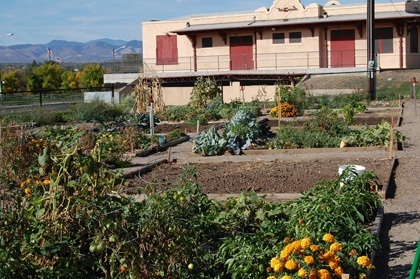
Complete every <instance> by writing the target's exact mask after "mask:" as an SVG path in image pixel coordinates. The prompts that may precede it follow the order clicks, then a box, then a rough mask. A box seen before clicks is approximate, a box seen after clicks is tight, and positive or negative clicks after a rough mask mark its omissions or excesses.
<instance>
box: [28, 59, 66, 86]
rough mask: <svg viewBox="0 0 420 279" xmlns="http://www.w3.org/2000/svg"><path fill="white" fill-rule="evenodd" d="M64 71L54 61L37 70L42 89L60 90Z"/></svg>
mask: <svg viewBox="0 0 420 279" xmlns="http://www.w3.org/2000/svg"><path fill="white" fill-rule="evenodd" d="M62 73H63V69H62V68H61V66H60V65H58V64H57V63H55V62H53V61H48V62H46V63H44V64H42V65H41V66H39V67H38V68H37V69H36V70H35V74H36V75H37V76H38V77H40V78H41V80H42V89H60V87H61V75H62Z"/></svg>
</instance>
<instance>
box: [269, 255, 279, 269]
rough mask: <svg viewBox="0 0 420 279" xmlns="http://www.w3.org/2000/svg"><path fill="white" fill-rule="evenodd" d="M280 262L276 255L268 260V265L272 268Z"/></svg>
mask: <svg viewBox="0 0 420 279" xmlns="http://www.w3.org/2000/svg"><path fill="white" fill-rule="evenodd" d="M280 263H281V261H280V259H279V258H277V257H275V258H272V259H271V261H270V266H271V267H272V268H274V267H275V266H276V265H278V264H280Z"/></svg>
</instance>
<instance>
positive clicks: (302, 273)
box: [298, 268, 308, 278]
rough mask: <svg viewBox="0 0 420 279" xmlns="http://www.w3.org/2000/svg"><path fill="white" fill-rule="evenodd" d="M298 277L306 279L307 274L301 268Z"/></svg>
mask: <svg viewBox="0 0 420 279" xmlns="http://www.w3.org/2000/svg"><path fill="white" fill-rule="evenodd" d="M298 276H299V277H300V278H306V277H308V272H307V271H306V270H305V269H304V268H301V269H299V271H298Z"/></svg>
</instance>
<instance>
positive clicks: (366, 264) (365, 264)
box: [357, 256, 370, 268]
mask: <svg viewBox="0 0 420 279" xmlns="http://www.w3.org/2000/svg"><path fill="white" fill-rule="evenodd" d="M357 264H358V265H361V266H363V267H366V268H367V267H369V266H370V259H369V258H368V257H366V256H361V257H358V258H357Z"/></svg>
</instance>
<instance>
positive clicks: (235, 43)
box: [230, 36, 254, 70]
mask: <svg viewBox="0 0 420 279" xmlns="http://www.w3.org/2000/svg"><path fill="white" fill-rule="evenodd" d="M253 48H254V44H253V39H252V36H236V37H230V69H231V70H253V69H254V51H253Z"/></svg>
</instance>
